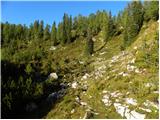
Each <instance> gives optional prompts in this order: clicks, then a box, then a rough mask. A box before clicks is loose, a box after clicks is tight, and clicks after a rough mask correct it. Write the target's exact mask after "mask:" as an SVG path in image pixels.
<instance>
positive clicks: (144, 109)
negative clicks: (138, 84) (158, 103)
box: [139, 107, 152, 112]
mask: <svg viewBox="0 0 160 120" xmlns="http://www.w3.org/2000/svg"><path fill="white" fill-rule="evenodd" d="M139 109H141V110H143V111H146V112H152V111H151V110H150V109H146V108H142V107H140V108H139Z"/></svg>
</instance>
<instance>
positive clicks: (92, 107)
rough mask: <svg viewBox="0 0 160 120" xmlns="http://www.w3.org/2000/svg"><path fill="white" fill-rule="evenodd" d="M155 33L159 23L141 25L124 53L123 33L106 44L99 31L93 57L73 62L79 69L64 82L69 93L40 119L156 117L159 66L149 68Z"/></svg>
mask: <svg viewBox="0 0 160 120" xmlns="http://www.w3.org/2000/svg"><path fill="white" fill-rule="evenodd" d="M157 31H158V22H152V21H150V22H149V23H147V24H144V25H143V27H142V30H141V31H140V33H139V35H138V36H137V37H136V40H135V42H134V43H133V44H132V45H131V46H130V47H129V48H127V49H126V50H125V51H121V50H120V45H121V44H122V35H119V36H117V37H114V38H113V39H112V40H110V41H108V42H107V44H105V43H104V42H103V39H102V33H100V34H99V35H97V36H95V37H94V38H93V39H94V41H95V53H94V54H93V55H92V57H89V58H83V57H81V56H80V57H78V59H79V63H74V61H73V62H72V63H74V64H75V66H76V65H77V66H76V67H75V68H74V67H73V68H72V73H69V74H66V75H65V76H64V78H63V79H64V81H65V84H67V85H68V88H67V89H66V90H67V93H66V95H65V96H64V97H62V98H61V99H60V100H59V101H58V102H57V103H56V105H55V106H53V108H52V109H51V111H50V112H49V113H48V114H47V115H46V116H45V117H44V118H75V119H79V118H112V119H114V118H127V119H136V118H137V119H144V118H158V114H159V110H158V103H159V101H158V93H159V91H158V68H155V67H153V65H152V63H153V62H154V57H152V55H153V54H155V55H157V56H158V50H157V51H156V49H154V48H156V46H157V44H158V42H157V40H156V34H155V33H156V32H157ZM101 46H102V47H101ZM144 46H147V47H145V48H144ZM75 51H76V50H75ZM75 51H74V50H73V53H74V52H75ZM77 51H80V50H77ZM145 54H149V55H150V54H151V55H150V56H151V57H147V58H146V59H144V56H143V55H145ZM78 65H79V66H78Z"/></svg>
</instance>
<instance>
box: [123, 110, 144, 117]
mask: <svg viewBox="0 0 160 120" xmlns="http://www.w3.org/2000/svg"><path fill="white" fill-rule="evenodd" d="M126 118H127V119H145V114H140V113H138V112H136V111H135V110H134V111H131V114H128V115H126Z"/></svg>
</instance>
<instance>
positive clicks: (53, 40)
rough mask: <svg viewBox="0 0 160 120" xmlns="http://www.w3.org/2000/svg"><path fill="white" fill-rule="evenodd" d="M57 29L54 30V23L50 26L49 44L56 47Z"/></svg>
mask: <svg viewBox="0 0 160 120" xmlns="http://www.w3.org/2000/svg"><path fill="white" fill-rule="evenodd" d="M56 35H57V29H56V23H55V22H54V23H53V25H52V31H51V42H52V43H53V45H54V46H56V45H57V36H56Z"/></svg>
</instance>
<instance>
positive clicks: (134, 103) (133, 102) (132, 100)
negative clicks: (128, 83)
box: [126, 98, 137, 105]
mask: <svg viewBox="0 0 160 120" xmlns="http://www.w3.org/2000/svg"><path fill="white" fill-rule="evenodd" d="M126 103H128V104H131V105H137V100H135V99H133V98H126Z"/></svg>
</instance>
